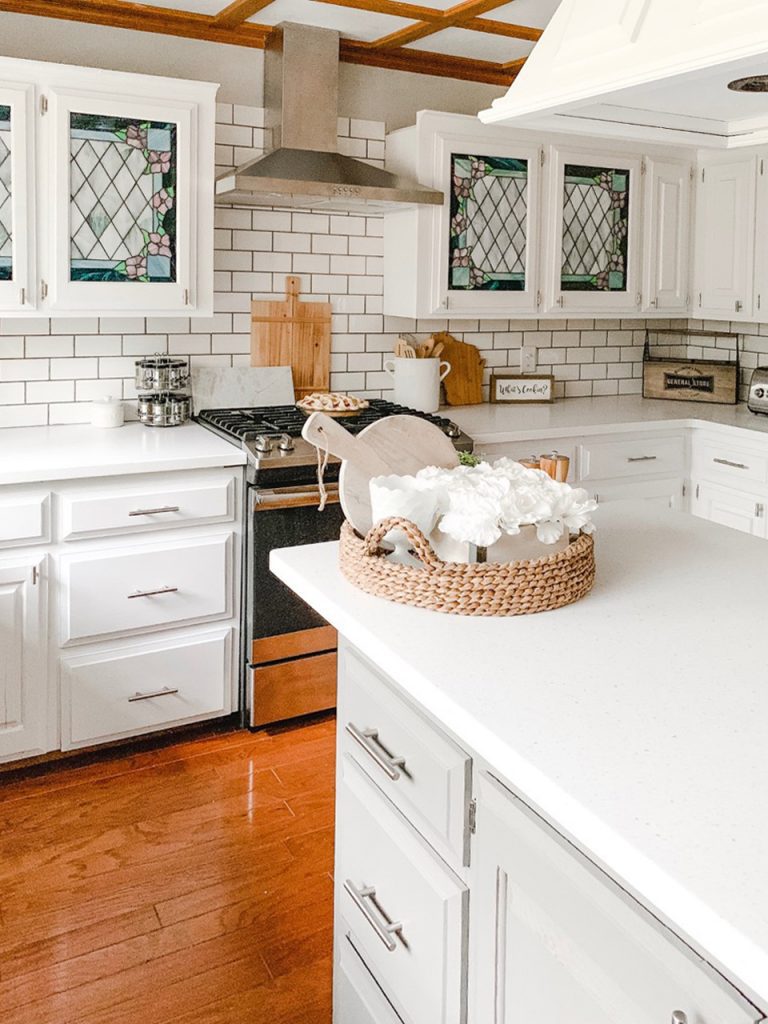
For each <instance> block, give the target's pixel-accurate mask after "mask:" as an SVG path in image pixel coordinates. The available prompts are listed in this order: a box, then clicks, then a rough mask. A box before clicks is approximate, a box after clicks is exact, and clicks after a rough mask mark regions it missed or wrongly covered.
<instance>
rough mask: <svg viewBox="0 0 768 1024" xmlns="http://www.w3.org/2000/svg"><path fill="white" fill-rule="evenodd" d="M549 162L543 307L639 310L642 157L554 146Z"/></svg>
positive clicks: (582, 310)
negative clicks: (544, 305) (548, 212)
mask: <svg viewBox="0 0 768 1024" xmlns="http://www.w3.org/2000/svg"><path fill="white" fill-rule="evenodd" d="M548 160H550V163H551V168H550V173H549V184H548V188H549V196H548V209H549V211H550V215H549V217H548V218H547V223H548V228H547V237H548V241H547V245H548V250H547V256H546V261H547V274H546V293H545V302H546V306H547V309H549V310H555V311H558V312H562V313H571V314H572V315H574V314H575V315H579V314H583V313H586V312H590V313H592V312H595V311H599V312H600V313H602V314H605V315H608V314H609V313H613V314H615V313H639V312H640V309H641V305H642V293H641V259H640V256H641V252H642V244H643V235H642V232H643V218H642V199H643V189H642V184H641V180H642V158H641V156H640V155H639V154H634V153H632V152H629V153H627V152H613V151H611V150H602V149H594V150H593V149H586V148H585V149H571V148H564V147H560V146H553V147H552V148H551V150H550V153H549V156H548Z"/></svg>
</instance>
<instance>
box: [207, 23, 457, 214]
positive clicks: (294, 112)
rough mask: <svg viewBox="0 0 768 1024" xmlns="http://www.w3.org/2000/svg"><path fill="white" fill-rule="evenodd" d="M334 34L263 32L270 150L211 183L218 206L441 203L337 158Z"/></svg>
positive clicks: (412, 185) (284, 28) (294, 29)
mask: <svg viewBox="0 0 768 1024" xmlns="http://www.w3.org/2000/svg"><path fill="white" fill-rule="evenodd" d="M338 102H339V33H338V32H334V31H332V30H330V29H325V28H312V27H310V26H308V25H294V24H291V23H288V22H286V23H284V24H282V25H280V26H278V28H277V29H276V30H275V31H274V32H273V33H271V34H270V36H269V40H268V42H267V48H266V53H265V59H264V104H265V107H266V111H267V121H266V125H267V128H271V130H272V142H273V145H274V147H275V148H274V149H272V151H271V152H269V153H267V154H266V155H265V156H260V157H257V158H256V159H255V160H251V161H250V162H249V163H247V164H244V165H243V166H242V167H238V168H236V169H235V170H234V171H230V172H227V173H226V174H222V175H221V176H220V177H219V178H218V179H217V181H216V202H217V204H218V205H236V206H298V207H305V208H310V209H322V210H343V211H347V212H365V213H372V212H373V213H376V212H382V211H383V210H386V209H388V208H390V207H393V206H398V207H399V206H402V205H404V204H405V205H414V204H421V203H427V204H433V205H439V204H442V203H443V202H444V199H445V197H444V196H443V193H442V192H436V191H435V190H433V189H429V188H425V187H424V186H423V185H419V184H418V183H417V182H414V181H410V180H408V179H407V178H401V177H399V176H397V175H395V174H390V173H389V172H388V171H385V170H383V169H382V168H380V167H373V166H371V164H367V163H365V162H364V161H362V160H354V159H353V158H352V157H348V156H343V155H342V154H341V153H339V150H338V144H337V117H338Z"/></svg>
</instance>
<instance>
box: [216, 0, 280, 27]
mask: <svg viewBox="0 0 768 1024" xmlns="http://www.w3.org/2000/svg"><path fill="white" fill-rule="evenodd" d="M273 2H274V0H233V2H232V3H231V4H228V5H227V6H226V7H225V8H224V9H223V10H222V11H219V13H218V14H216V15H214V18H213V20H214V22H215V24H217V25H219V26H222V27H225V28H235V27H236V26H237V25H242V24H243V23H244V22H246V21H248V19H249V18H252V17H253V16H254V14H258V13H259V11H263V10H264V8H265V7H269V5H270V4H271V3H273Z"/></svg>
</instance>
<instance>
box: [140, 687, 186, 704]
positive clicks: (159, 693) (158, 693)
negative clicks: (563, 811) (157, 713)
mask: <svg viewBox="0 0 768 1024" xmlns="http://www.w3.org/2000/svg"><path fill="white" fill-rule="evenodd" d="M178 692H179V691H178V688H176V689H175V690H172V689H171V687H170V686H164V687H163V688H162V690H154V691H153V692H152V693H139V692H138V691H137V692H136V693H134V695H133V696H132V697H129V698H128V703H129V704H134V703H135V702H136V701H137V700H152V699H153V698H154V697H172V696H173V694H174V693H178Z"/></svg>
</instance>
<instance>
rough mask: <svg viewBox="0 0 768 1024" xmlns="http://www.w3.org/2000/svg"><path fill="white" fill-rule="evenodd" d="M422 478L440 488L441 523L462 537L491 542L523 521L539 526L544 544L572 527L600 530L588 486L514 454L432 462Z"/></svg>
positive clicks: (447, 531) (443, 529) (572, 530)
mask: <svg viewBox="0 0 768 1024" xmlns="http://www.w3.org/2000/svg"><path fill="white" fill-rule="evenodd" d="M416 479H417V480H419V481H420V482H421V484H422V486H423V485H424V484H426V485H427V486H428V487H429V488H430V489H433V490H434V491H435V492H436V495H437V506H438V515H439V520H438V529H439V530H440V531H441V532H442V533H445V534H447V535H448V536H450V537H452V538H453V539H454V540H456V541H459V542H461V543H468V544H474V545H476V546H477V547H482V548H487V547H490V546H491V545H492V544H494V543H495V542H496V541H497V540H499V538H500V537H501V536H502V535H503V534H512V535H514V534H518V533H520V529H521V527H523V526H535V527H536V536H537V538H538V540H539V541H541V542H542V543H543V544H555V543H556V542H557V541H558V540H559V539H560V538H561V537H562V536H563V534H565V533H566V531H567V532H568V533H569V534H570V533H578V532H579V531H580V530H582V531H584V533H592V532H593V531H594V525H593V523H592V520H591V517H590V513H591V512H593V511H594V510H595V509H596V508H597V503H596V502H595V501H593V500H592V499H591V498H590V497H589V495H588V494H587V492H586V491H585V490H583V489H582V488H578V487H571V486H570V485H569V484H564V483H558V482H557V481H556V480H552V478H551V477H549V476H548V475H547V474H546V473H544V472H542V471H541V470H538V469H527V468H526V467H525V466H522V465H520V463H519V462H515V461H514V460H513V459H507V458H504V459H498V460H497V461H496V462H494V463H492V464H491V463H488V462H481V463H479V464H478V465H476V466H457V467H456V468H455V469H438V468H437V467H435V466H428V467H427V468H426V469H422V470H420V471H419V472H418V473H417V474H416Z"/></svg>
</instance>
